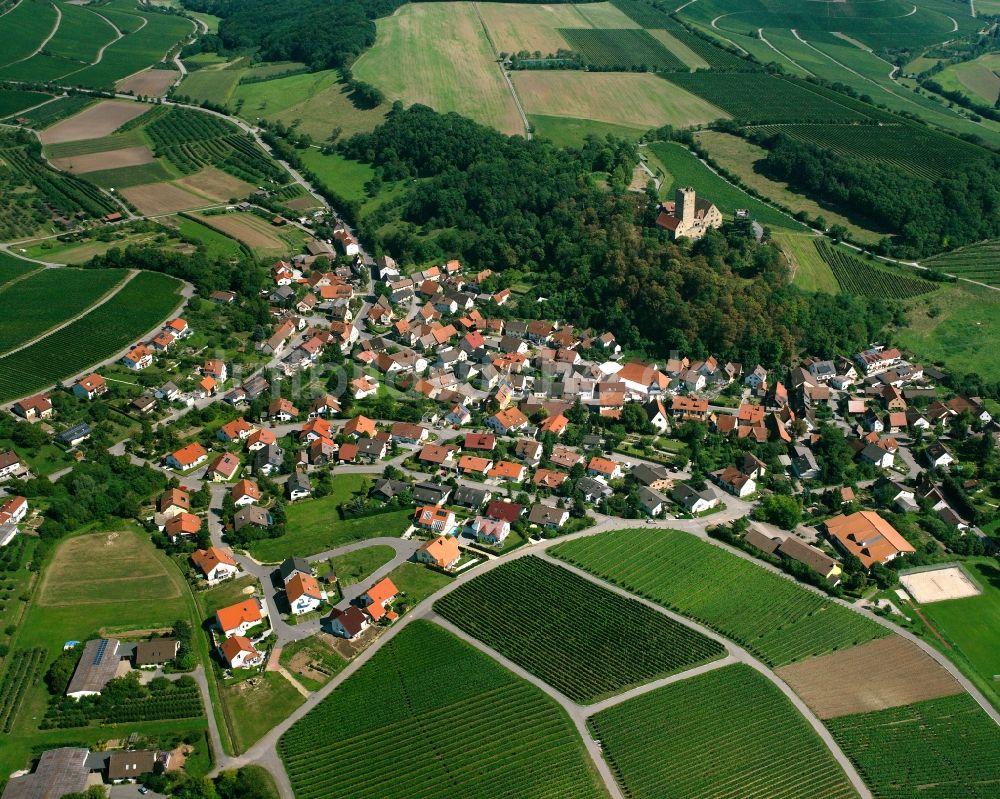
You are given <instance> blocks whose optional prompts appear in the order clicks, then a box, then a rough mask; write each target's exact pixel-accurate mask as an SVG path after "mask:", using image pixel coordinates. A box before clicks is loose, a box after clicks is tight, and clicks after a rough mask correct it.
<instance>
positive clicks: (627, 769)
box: [589, 664, 857, 799]
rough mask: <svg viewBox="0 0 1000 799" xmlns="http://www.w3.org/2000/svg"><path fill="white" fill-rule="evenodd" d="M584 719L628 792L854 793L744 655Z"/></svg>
mask: <svg viewBox="0 0 1000 799" xmlns="http://www.w3.org/2000/svg"><path fill="white" fill-rule="evenodd" d="M589 725H590V728H591V730H592V731H593V732H594V737H595V738H596V739H597V740H599V741H600V742H601V745H602V748H603V751H604V756H605V758H606V759H607V761H608V762H609V763H610V764H611V767H612V772H613V773H614V774H615V777H616V779H617V780H618V782H619V784H620V785H621V787H622V790H623V791H624V793H625V795H626V796H628V797H630V798H631V799H690V797H750V796H759V797H772V798H776V797H784V798H785V799H792V797H800V798H801V799H847V798H848V797H854V796H856V795H857V794H856V793H855V791H854V788H853V787H852V786H851V784H850V782H848V780H847V777H846V775H845V774H844V772H843V770H842V769H841V768H840V766H839V765H838V764H837V762H836V761H835V760H834V759H833V757H832V756H831V755H830V752H829V750H828V749H827V748H826V746H825V745H824V744H823V742H822V741H821V740H820V739H819V736H818V735H817V734H816V732H815V730H813V729H812V727H810V726H809V724H808V723H807V722H806V721H805V719H803V718H802V716H801V715H799V713H798V711H797V710H796V709H795V708H794V707H793V706H792V704H791V703H790V702H789V701H788V699H787V697H785V695H784V694H783V693H781V691H780V690H779V689H778V688H777V687H776V686H775V685H774V684H773V683H772V682H771V681H770V680H768V679H767V678H766V677H764V676H763V675H761V674H759V673H758V672H756V671H755V670H754V669H752V668H750V667H749V666H746V665H743V664H736V665H733V666H726V667H725V668H722V669H717V670H715V671H712V672H709V673H707V674H702V675H700V676H698V677H692V678H690V679H688V680H684V681H683V682H679V683H676V684H674V685H669V686H667V687H665V688H660V689H659V690H656V691H652V692H650V693H648V694H644V695H643V696H639V697H636V698H635V699H630V700H629V701H627V702H624V703H622V704H620V705H617V706H615V707H613V708H611V709H609V710H605V711H603V712H602V713H598V714H597V715H596V716H594V717H592V718H591V719H590V721H589ZM764 764H766V767H763V768H762V766H763V765H764Z"/></svg>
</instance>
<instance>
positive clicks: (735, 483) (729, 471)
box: [712, 466, 757, 499]
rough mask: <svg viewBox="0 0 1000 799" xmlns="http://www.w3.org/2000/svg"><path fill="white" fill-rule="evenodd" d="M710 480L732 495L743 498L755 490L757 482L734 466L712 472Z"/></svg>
mask: <svg viewBox="0 0 1000 799" xmlns="http://www.w3.org/2000/svg"><path fill="white" fill-rule="evenodd" d="M712 481H713V482H714V483H715V484H716V485H718V486H719V487H720V488H722V489H723V490H724V491H727V492H729V493H730V494H732V495H733V496H736V497H739V498H740V499H743V498H744V497H748V496H750V495H751V494H753V493H754V492H756V491H757V483H756V482H755V481H754V479H753V478H752V477H749V476H748V475H745V474H743V472H741V471H740V470H739V469H737V468H736V467H735V466H727V467H726V468H724V469H719V470H718V471H715V472H712Z"/></svg>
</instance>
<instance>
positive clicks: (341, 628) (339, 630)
mask: <svg viewBox="0 0 1000 799" xmlns="http://www.w3.org/2000/svg"><path fill="white" fill-rule="evenodd" d="M324 624H325V626H326V628H327V629H328V630H329V631H330V633H331V634H333V635H336V636H337V637H338V638H346V639H347V640H348V641H353V640H354V639H355V638H357V637H358V636H359V635H361V633H363V632H364V631H365V630H367V629H368V627H369V625H370V624H371V622H370V621H369V620H368V616H366V615H365V613H364V612H363V611H362V610H361V609H360V608H357V607H355V606H354V605H351V606H350V607H347V608H344V609H343V610H341V609H340V608H334V609H333V610H332V611H330V615H329V616H327V617H326V619H325V620H324Z"/></svg>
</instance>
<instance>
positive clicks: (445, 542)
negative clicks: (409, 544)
mask: <svg viewBox="0 0 1000 799" xmlns="http://www.w3.org/2000/svg"><path fill="white" fill-rule="evenodd" d="M414 557H415V559H416V560H417V562H418V563H428V564H430V565H431V566H437V567H438V568H439V569H452V568H454V567H455V564H457V563H458V561H459V558H460V557H461V551H460V550H459V548H458V540H457V539H455V538H453V537H452V536H444V535H440V536H438V537H437V538H435V539H433V540H431V541H428V542H426V543H425V544H423V545H422V546H421V547H420V549H418V550H417V552H416V554H415V556H414Z"/></svg>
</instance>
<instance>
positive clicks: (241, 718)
mask: <svg viewBox="0 0 1000 799" xmlns="http://www.w3.org/2000/svg"><path fill="white" fill-rule="evenodd" d="M222 701H223V702H225V703H226V709H227V712H228V714H229V717H230V719H232V722H233V724H232V730H233V745H234V746H235V747H236V750H237V751H238V752H245V751H246V750H247V749H249V748H250V747H251V746H253V745H254V744H255V743H256V742H257V741H258V740H260V739H261V738H262V737H263V736H264V734H265V733H266V732H267V731H268V730H269V729H271V728H272V727H273V726H274V725H275V724H277V723H278V722H280V721H282V720H283V719H285V718H287V717H288V716H290V715H291V714H292V711H293V710H295V708H297V707H298V706H299V705H301V704H302V703H303V702H305V701H306V700H305V697H303V696H302V694H300V693H299V692H298V691H297V690H296V689H295V686H294V685H292V684H291V683H290V682H289V681H288V680H287V679H285V677H284V676H283V675H282V674H280V673H279V672H276V671H266V672H264V673H262V674H258V675H255V676H254V677H252V678H251V679H248V680H242V681H240V682H237V683H235V684H233V685H227V686H224V687H223V688H222Z"/></svg>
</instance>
